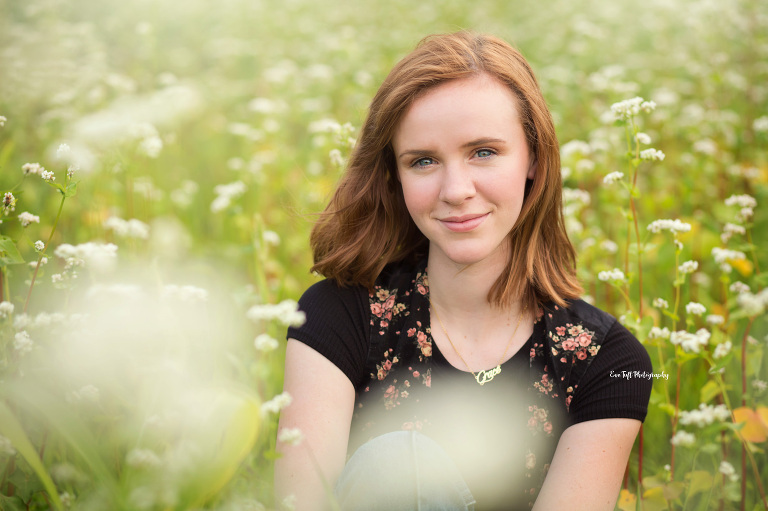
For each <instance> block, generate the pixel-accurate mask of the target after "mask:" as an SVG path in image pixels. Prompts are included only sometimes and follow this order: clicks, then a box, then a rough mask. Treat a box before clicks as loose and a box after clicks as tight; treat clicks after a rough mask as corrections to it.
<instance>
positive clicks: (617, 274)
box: [597, 268, 626, 282]
mask: <svg viewBox="0 0 768 511" xmlns="http://www.w3.org/2000/svg"><path fill="white" fill-rule="evenodd" d="M597 278H598V279H599V280H601V281H603V282H624V281H625V280H626V277H625V276H624V272H623V271H621V270H619V269H618V268H614V269H613V270H609V271H601V272H600V273H598V274H597Z"/></svg>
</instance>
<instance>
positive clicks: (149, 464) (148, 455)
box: [125, 449, 160, 468]
mask: <svg viewBox="0 0 768 511" xmlns="http://www.w3.org/2000/svg"><path fill="white" fill-rule="evenodd" d="M125 462H126V463H127V464H128V465H129V466H131V467H133V468H153V467H157V466H159V465H160V458H158V457H157V454H155V453H154V451H151V450H150V449H133V450H132V451H131V452H129V453H128V455H127V456H126V457H125Z"/></svg>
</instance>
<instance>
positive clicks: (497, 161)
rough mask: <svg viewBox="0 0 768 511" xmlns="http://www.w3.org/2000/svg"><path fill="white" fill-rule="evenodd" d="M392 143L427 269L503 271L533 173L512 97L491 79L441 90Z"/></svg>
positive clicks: (417, 106)
mask: <svg viewBox="0 0 768 511" xmlns="http://www.w3.org/2000/svg"><path fill="white" fill-rule="evenodd" d="M392 142H393V148H394V152H395V157H396V159H397V171H398V177H399V180H400V184H401V185H402V189H403V195H404V197H405V204H406V206H407V207H408V211H409V212H410V214H411V218H413V221H414V222H415V223H416V226H417V227H418V228H419V230H420V231H421V232H422V233H423V234H424V236H426V237H427V238H428V239H429V242H430V246H429V264H430V265H433V264H434V263H437V262H440V263H448V262H452V263H454V264H456V265H460V266H464V265H468V264H474V263H479V262H486V263H489V264H497V265H502V267H503V265H505V264H506V262H507V253H508V252H507V250H506V248H507V247H506V244H507V243H508V237H507V236H508V234H509V232H510V231H511V230H512V227H513V226H514V225H515V222H516V221H517V218H518V216H519V215H520V210H521V209H522V205H523V196H524V192H525V180H526V178H530V179H532V178H533V176H534V172H535V167H534V165H533V162H531V159H530V155H529V151H528V144H527V142H526V138H525V132H524V131H523V127H522V124H521V122H520V116H519V114H518V109H517V98H516V97H515V96H514V94H513V93H512V91H510V90H509V89H508V88H507V87H505V86H504V85H502V84H501V83H500V82H498V81H496V80H495V79H494V78H491V77H490V76H486V75H481V76H477V77H472V78H467V79H461V80H455V81H451V82H448V83H445V84H443V85H439V86H437V87H435V88H434V89H432V90H430V91H428V92H427V93H426V94H425V95H424V96H422V97H420V98H419V99H418V100H416V101H415V102H414V103H413V104H412V105H411V107H410V108H409V109H408V111H407V112H406V114H405V116H404V117H403V119H402V120H401V122H400V124H399V126H398V127H397V130H396V131H395V135H394V137H393V141H392Z"/></svg>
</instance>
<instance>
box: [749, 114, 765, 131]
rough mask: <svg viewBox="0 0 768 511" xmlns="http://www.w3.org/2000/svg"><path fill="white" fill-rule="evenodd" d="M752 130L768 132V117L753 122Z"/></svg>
mask: <svg viewBox="0 0 768 511" xmlns="http://www.w3.org/2000/svg"><path fill="white" fill-rule="evenodd" d="M752 129H754V130H755V131H768V115H764V116H762V117H758V118H757V119H755V120H754V121H752Z"/></svg>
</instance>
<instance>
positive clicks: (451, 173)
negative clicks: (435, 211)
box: [440, 164, 476, 205]
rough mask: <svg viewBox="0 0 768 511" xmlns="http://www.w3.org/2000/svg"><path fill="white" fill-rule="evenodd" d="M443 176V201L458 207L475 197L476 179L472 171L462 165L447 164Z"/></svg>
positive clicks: (441, 188) (441, 193)
mask: <svg viewBox="0 0 768 511" xmlns="http://www.w3.org/2000/svg"><path fill="white" fill-rule="evenodd" d="M442 174H443V176H442V178H443V179H442V183H441V187H440V200H441V201H444V202H447V203H448V204H452V205H457V204H461V203H462V202H464V201H465V200H467V199H471V198H472V197H474V196H475V193H476V190H475V178H474V176H473V174H472V170H471V169H468V168H467V167H466V166H464V165H461V164H447V165H445V166H444V167H443V173H442Z"/></svg>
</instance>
